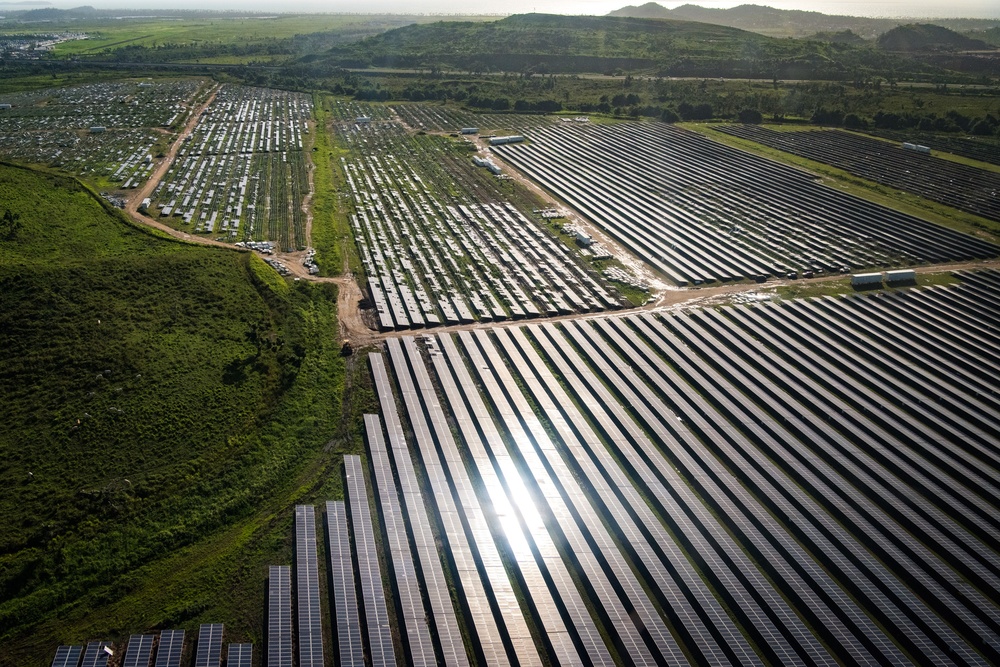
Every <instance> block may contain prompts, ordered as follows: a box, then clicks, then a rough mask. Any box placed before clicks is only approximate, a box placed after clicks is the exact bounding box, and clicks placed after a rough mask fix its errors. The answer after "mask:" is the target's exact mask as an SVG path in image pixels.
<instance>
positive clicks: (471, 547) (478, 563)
mask: <svg viewBox="0 0 1000 667" xmlns="http://www.w3.org/2000/svg"><path fill="white" fill-rule="evenodd" d="M426 340H427V341H429V342H428V345H429V346H431V345H432V344H433V343H432V341H433V338H429V337H428V338H427V339H426ZM404 348H405V357H407V358H409V360H410V363H409V366H410V369H411V370H412V373H413V378H412V379H411V378H410V377H409V373H408V372H406V368H407V364H406V362H405V360H404V358H403V357H404V352H403V349H404ZM389 350H390V354H391V355H392V360H393V368H394V369H395V371H396V377H397V379H398V381H399V382H400V384H401V385H402V386H403V396H404V397H405V398H406V410H407V414H408V416H409V420H410V423H411V425H412V428H413V430H414V432H415V434H416V439H417V444H418V446H419V447H420V451H421V458H422V459H423V463H424V469H425V470H426V471H427V473H428V478H429V481H430V483H431V486H432V489H433V491H434V498H435V501H436V504H437V509H438V512H439V514H440V515H441V517H442V519H443V520H446V532H447V535H448V542H449V545H450V546H451V556H452V559H453V561H454V562H455V567H456V570H457V571H458V575H459V579H460V581H461V585H462V587H463V591H462V595H461V599H462V600H463V602H465V603H466V605H467V607H468V609H467V611H466V614H467V617H471V619H472V622H473V625H474V627H475V631H476V633H477V635H478V641H477V642H476V645H477V646H478V648H479V649H480V651H481V653H482V658H483V659H484V660H486V662H487V663H488V664H504V663H505V662H506V661H507V656H506V655H505V654H504V651H505V649H504V643H507V644H509V645H510V647H511V649H512V651H513V658H514V659H515V660H516V661H517V663H518V664H520V665H522V666H528V665H535V664H540V662H541V657H540V656H539V655H538V651H537V649H536V648H535V645H534V640H533V639H532V637H531V633H530V630H529V629H528V626H527V624H526V622H525V619H524V615H523V613H522V611H521V609H520V606H519V605H518V603H517V596H516V594H515V592H514V590H513V587H512V585H511V582H510V579H509V578H508V576H507V572H506V570H505V568H504V566H503V562H502V560H501V558H500V554H499V552H498V551H497V546H496V543H495V542H494V540H493V536H492V535H491V533H490V529H489V524H488V523H487V521H486V517H485V515H484V513H483V509H482V506H481V505H480V502H479V500H478V498H477V497H476V492H475V486H474V485H473V482H472V481H471V479H470V478H469V474H468V471H467V469H466V467H465V463H464V461H463V460H462V455H461V453H460V451H459V449H458V445H457V443H456V441H455V438H454V436H453V434H452V431H451V428H450V427H449V425H448V422H447V418H446V416H445V413H444V410H443V407H442V405H441V402H440V401H439V400H438V397H437V392H436V390H435V387H434V385H433V383H432V382H431V378H430V375H429V373H428V372H427V368H426V366H425V365H424V363H423V360H422V358H421V356H420V351H419V350H418V348H417V345H416V342H415V341H414V339H412V338H408V339H406V340H405V341H404V343H403V345H402V346H401V345H399V344H396V341H390V342H389ZM431 356H432V357H434V356H440V355H439V353H438V352H437V351H435V350H433V349H432V350H431ZM413 380H415V381H416V390H414V391H407V390H406V387H407V385H408V384H409V383H411V382H412V381H413ZM418 396H419V398H420V400H419V401H417V400H416V397H418ZM425 410H426V413H427V416H428V419H427V420H425V419H424V411H425ZM428 422H429V423H428ZM431 428H433V437H432V435H431ZM435 441H436V442H437V444H438V446H439V447H440V448H441V457H440V458H439V457H438V453H437V449H436V448H435ZM451 488H454V489H455V494H454V496H453V495H452V494H451V491H450V489H451ZM466 525H467V526H468V528H467V529H465V528H464V526H466ZM486 587H488V588H486ZM488 590H489V592H488ZM491 606H492V607H493V608H494V609H493V610H491ZM494 613H495V614H496V617H494ZM503 634H506V638H504V637H503V636H502V635H503Z"/></svg>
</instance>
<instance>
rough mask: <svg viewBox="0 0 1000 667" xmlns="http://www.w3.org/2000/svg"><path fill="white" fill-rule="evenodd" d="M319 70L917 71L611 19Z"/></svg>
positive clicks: (406, 46)
mask: <svg viewBox="0 0 1000 667" xmlns="http://www.w3.org/2000/svg"><path fill="white" fill-rule="evenodd" d="M309 62H310V63H312V64H313V65H314V66H317V65H319V64H325V65H327V66H337V65H339V66H354V67H358V66H368V65H372V66H377V67H397V68H436V67H439V68H458V69H463V70H471V71H481V72H485V71H497V70H503V71H516V72H519V71H523V70H526V69H531V70H532V71H534V72H539V73H546V72H565V73H574V72H581V73H582V72H611V71H614V70H617V69H624V70H631V71H643V72H646V73H651V74H662V75H671V76H713V77H714V76H725V77H745V76H750V77H755V78H759V77H765V78H770V77H772V76H776V77H778V78H787V79H802V78H846V77H850V76H852V75H854V73H856V72H857V71H859V70H862V69H863V70H864V71H881V70H888V69H893V68H896V69H897V70H898V71H903V70H906V69H907V68H908V67H913V66H912V65H907V64H906V63H905V62H904V61H901V60H896V59H894V58H893V57H892V56H887V55H885V54H882V53H879V52H877V51H875V50H874V49H870V48H866V47H858V46H855V45H851V44H824V43H820V42H814V41H804V40H792V39H774V38H770V37H765V36H763V35H759V34H756V33H752V32H746V31H743V30H738V29H735V28H728V27H725V26H718V25H709V24H706V23H694V22H690V21H674V20H661V19H643V18H628V17H609V16H553V15H546V14H526V15H516V16H511V17H508V18H506V19H503V20H500V21H493V22H484V23H463V22H439V23H433V24H428V25H414V26H407V27H405V28H400V29H398V30H391V31H389V32H386V33H384V34H382V35H378V36H376V37H372V38H369V39H366V40H363V41H361V42H358V43H356V44H351V45H346V46H341V47H335V48H333V49H331V50H330V51H329V55H328V56H327V57H326V58H323V59H319V60H317V59H310V60H309Z"/></svg>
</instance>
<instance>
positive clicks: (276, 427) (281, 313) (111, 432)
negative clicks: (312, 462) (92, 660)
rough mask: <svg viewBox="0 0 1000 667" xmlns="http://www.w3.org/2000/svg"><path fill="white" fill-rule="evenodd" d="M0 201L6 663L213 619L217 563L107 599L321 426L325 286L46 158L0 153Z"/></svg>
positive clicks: (222, 589)
mask: <svg viewBox="0 0 1000 667" xmlns="http://www.w3.org/2000/svg"><path fill="white" fill-rule="evenodd" d="M4 219H6V220H7V221H8V223H9V222H10V221H16V223H15V224H3V223H0V396H3V400H2V401H0V423H2V424H3V429H0V475H2V477H3V480H4V482H3V484H2V485H0V515H2V516H3V521H0V646H3V649H2V650H0V665H19V666H20V665H36V664H43V663H44V664H48V662H46V661H45V660H46V659H51V651H52V649H53V647H54V646H55V645H57V644H59V643H64V642H66V643H68V642H73V641H75V642H79V641H81V640H84V639H87V638H88V637H90V638H93V637H95V636H98V637H99V636H101V635H104V636H106V637H108V638H112V637H116V633H121V632H124V631H123V630H122V628H133V629H134V628H142V627H156V626H157V625H159V624H163V623H181V622H183V621H188V620H190V621H196V620H197V619H198V618H199V617H201V618H204V617H203V616H201V614H205V616H207V617H209V618H211V616H212V613H213V611H216V612H217V611H218V609H219V608H223V609H224V608H226V605H227V604H229V603H230V601H231V600H232V598H233V597H234V596H236V595H238V594H239V592H238V590H237V589H238V588H239V587H238V586H234V585H233V582H232V580H231V579H230V576H229V575H230V574H231V573H230V572H219V571H214V570H213V569H212V563H211V562H202V563H200V564H199V567H201V568H203V569H204V568H207V571H208V572H211V573H212V574H211V577H210V581H209V582H203V584H202V588H201V589H200V590H192V591H189V592H188V595H191V596H193V597H191V598H188V599H184V598H175V599H169V600H165V601H161V602H160V603H159V604H157V605H155V607H154V608H146V609H141V610H140V609H138V608H137V607H130V606H129V605H127V604H124V603H123V604H122V606H119V607H118V608H117V611H116V613H115V614H114V615H113V616H112V617H111V618H108V617H105V616H104V614H103V610H104V609H105V607H106V606H110V605H112V604H117V603H119V601H121V600H122V599H123V598H126V597H127V596H128V595H129V593H130V592H131V591H134V590H135V589H137V588H141V587H143V586H146V585H148V584H149V582H148V581H147V579H146V578H147V577H149V576H150V575H149V574H142V572H143V568H146V567H150V566H151V565H152V564H154V563H156V562H157V561H158V560H159V559H163V558H167V557H171V556H173V555H174V554H176V553H178V550H180V549H181V548H183V547H186V546H190V545H194V544H197V543H201V542H203V541H204V540H205V539H206V536H211V535H213V533H216V532H218V531H219V530H220V529H223V528H226V527H227V526H230V525H232V524H234V523H235V522H237V521H241V520H243V519H245V518H246V517H247V516H248V514H249V513H250V512H253V511H256V510H255V507H259V506H260V505H261V503H262V502H265V501H266V500H267V499H270V498H272V497H274V495H273V494H276V493H278V491H276V490H277V489H282V488H285V485H287V484H288V482H289V479H290V478H291V479H294V477H295V475H296V471H297V470H298V469H299V468H300V466H302V465H304V464H305V462H306V461H307V460H308V459H309V457H310V453H312V452H318V451H320V450H321V447H322V445H323V444H324V443H325V442H327V441H328V440H329V439H330V435H331V433H332V431H333V429H332V427H331V424H332V423H333V420H334V414H333V413H335V412H336V413H337V414H339V405H338V404H339V391H340V390H339V386H340V377H341V374H342V369H343V364H342V361H340V359H339V356H338V354H337V352H338V351H339V350H338V348H337V346H336V341H335V340H332V339H333V334H332V333H326V334H323V333H317V332H324V331H326V332H330V331H336V320H335V310H334V308H335V303H336V298H335V295H334V294H332V293H331V292H329V291H328V290H325V289H322V288H318V287H312V286H309V285H301V284H297V285H296V286H295V288H294V289H292V288H290V287H289V286H288V284H287V283H285V282H284V280H283V279H280V278H279V277H278V276H277V274H276V273H274V272H273V270H271V269H270V268H269V267H267V266H266V265H265V264H264V263H263V262H262V261H261V260H259V259H257V258H256V257H254V256H252V255H250V254H248V253H239V252H235V251H228V250H221V249H216V248H211V249H210V248H200V247H194V246H189V245H184V244H180V243H178V242H176V241H173V240H168V239H164V238H159V237H156V236H153V235H152V234H150V233H149V232H147V231H146V230H143V229H139V228H137V227H135V226H133V225H132V224H130V223H129V222H127V221H126V220H125V219H124V218H123V216H121V215H120V214H119V213H118V212H116V211H112V210H109V208H108V207H106V206H104V205H103V204H102V202H100V201H99V200H98V199H97V198H96V196H94V195H93V194H92V193H90V192H88V191H87V190H85V189H84V188H83V187H82V186H81V185H79V183H77V182H76V181H73V180H71V179H68V178H65V177H61V176H55V175H51V174H48V173H43V172H35V171H30V170H26V169H22V168H19V167H12V166H6V165H0V221H3V220H4ZM331 327H332V328H331ZM327 343H329V345H328V346H327ZM234 555H238V554H234ZM242 555H243V556H248V554H246V553H243V554H242ZM213 557H220V553H218V552H217V553H215V554H213ZM262 567H263V566H262ZM254 574H255V575H257V574H259V573H254ZM161 575H162V573H161ZM213 577H214V579H213ZM166 578H167V577H162V578H157V579H156V582H155V583H156V585H157V586H158V587H160V586H165V585H166V582H165V579H166ZM253 579H254V581H253V584H252V585H253V586H254V588H253V591H252V594H253V596H254V598H257V596H258V595H259V592H258V591H257V586H259V576H255V577H254V578H253ZM132 604H134V605H138V604H139V602H138V601H136V602H133V603H132ZM143 604H146V603H145V602H143ZM257 604H259V603H257ZM150 606H151V607H152V606H153V605H150ZM250 608H256V605H254V606H251V607H250ZM228 623H229V622H228V621H227V630H228V629H229V627H228ZM258 623H259V621H258ZM233 630H234V632H235V635H234V636H241V635H242V636H245V633H246V632H247V627H246V626H244V627H242V628H235V627H234V628H233Z"/></svg>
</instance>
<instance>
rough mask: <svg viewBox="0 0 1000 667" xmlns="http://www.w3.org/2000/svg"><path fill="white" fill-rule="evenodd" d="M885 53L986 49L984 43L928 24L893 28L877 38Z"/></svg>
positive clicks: (986, 46)
mask: <svg viewBox="0 0 1000 667" xmlns="http://www.w3.org/2000/svg"><path fill="white" fill-rule="evenodd" d="M878 46H879V48H881V49H884V50H886V51H901V52H906V53H918V52H931V51H974V50H980V49H988V48H989V46H988V45H987V44H986V42H984V41H982V40H978V39H972V38H970V37H966V36H965V35H962V34H960V33H957V32H955V31H954V30H949V29H948V28H943V27H941V26H938V25H931V24H929V23H913V24H910V25H901V26H899V27H898V28H893V29H892V30H890V31H889V32H887V33H885V34H884V35H881V36H880V37H879V38H878Z"/></svg>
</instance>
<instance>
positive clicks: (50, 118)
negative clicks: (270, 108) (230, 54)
mask: <svg viewBox="0 0 1000 667" xmlns="http://www.w3.org/2000/svg"><path fill="white" fill-rule="evenodd" d="M204 85H205V83H204V82H202V81H200V80H196V79H181V80H177V81H159V80H157V81H152V80H148V81H147V80H133V81H121V82H111V83H97V84H90V85H85V86H77V87H73V88H61V89H55V90H51V89H50V90H43V91H35V92H30V93H16V94H12V95H4V96H2V99H0V102H3V103H4V104H10V105H11V107H10V108H9V109H4V110H2V111H0V155H2V156H3V157H4V158H5V159H8V160H16V161H20V162H28V163H32V164H42V165H45V166H51V167H58V168H61V169H63V170H65V171H68V172H70V173H73V174H76V175H79V176H85V177H88V178H100V179H106V180H107V181H108V182H110V183H111V184H112V185H114V186H115V187H119V188H122V189H130V188H135V187H138V186H139V185H140V184H142V183H143V182H144V181H145V180H146V178H147V177H148V176H149V174H150V173H151V171H152V168H153V167H152V163H153V158H154V157H156V155H154V153H155V151H154V146H155V145H158V144H163V145H165V144H166V143H168V141H169V139H170V138H171V137H172V134H171V133H172V130H173V128H174V127H175V126H176V125H177V124H178V123H180V122H181V121H182V120H184V119H185V118H186V115H187V113H188V112H189V110H190V105H191V103H192V101H193V99H194V98H195V96H196V95H197V93H198V91H199V90H200V89H201V88H202V87H203V86H204Z"/></svg>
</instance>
